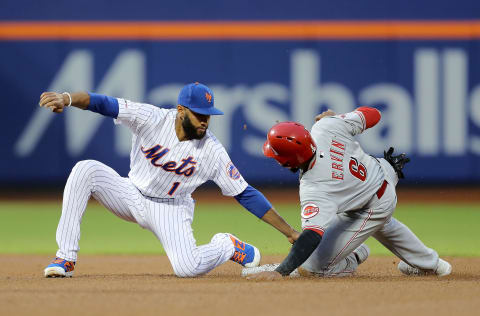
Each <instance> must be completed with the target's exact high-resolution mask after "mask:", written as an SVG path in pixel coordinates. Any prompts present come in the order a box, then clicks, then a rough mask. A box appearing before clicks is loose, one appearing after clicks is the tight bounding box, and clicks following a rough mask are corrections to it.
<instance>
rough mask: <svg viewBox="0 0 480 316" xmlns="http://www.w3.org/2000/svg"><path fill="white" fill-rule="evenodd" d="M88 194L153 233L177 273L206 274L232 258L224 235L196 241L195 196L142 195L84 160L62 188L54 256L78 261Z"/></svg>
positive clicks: (103, 167)
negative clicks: (81, 226) (207, 241)
mask: <svg viewBox="0 0 480 316" xmlns="http://www.w3.org/2000/svg"><path fill="white" fill-rule="evenodd" d="M90 196H93V198H95V199H96V200H97V201H99V202H100V203H101V204H102V205H104V206H105V207H106V208H107V209H108V210H110V211H111V212H112V213H113V214H115V215H117V216H118V217H120V218H122V219H124V220H127V221H130V222H136V223H138V224H139V225H140V226H142V227H143V228H146V229H149V230H150V231H152V232H153V233H154V234H155V236H156V237H157V238H158V240H160V242H161V243H162V245H163V247H164V249H165V251H166V253H167V256H168V258H169V260H170V263H171V264H172V267H173V271H174V272H175V274H176V275H177V276H180V277H193V276H197V275H201V274H205V273H207V272H209V271H210V270H212V269H213V268H215V267H217V266H219V265H221V264H222V263H224V262H226V261H228V260H229V259H230V258H231V257H232V256H233V253H234V247H233V244H232V242H231V240H230V238H229V236H228V235H227V234H224V233H219V234H216V235H215V236H213V238H212V240H211V241H210V243H209V244H206V245H202V246H197V245H196V241H195V238H194V236H193V230H192V227H191V224H192V221H193V212H194V202H193V200H178V199H148V198H145V197H144V196H143V195H142V194H140V192H139V191H138V190H137V188H135V186H134V185H133V184H132V183H131V182H130V179H128V178H122V177H121V176H120V175H119V174H118V173H117V172H116V171H115V170H113V169H112V168H110V167H108V166H106V165H104V164H102V163H100V162H98V161H94V160H85V161H80V162H78V163H77V164H76V165H75V167H74V168H73V169H72V172H71V173H70V176H69V177H68V180H67V184H66V186H65V191H64V194H63V205H62V216H61V217H60V222H59V223H58V228H57V235H56V238H57V244H58V247H59V250H58V251H57V257H60V258H64V259H66V260H69V261H76V260H77V252H78V250H79V249H80V248H79V241H80V223H81V222H82V217H83V214H84V213H85V209H86V207H87V203H88V200H89V199H90Z"/></svg>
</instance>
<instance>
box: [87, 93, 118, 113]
mask: <svg viewBox="0 0 480 316" xmlns="http://www.w3.org/2000/svg"><path fill="white" fill-rule="evenodd" d="M88 95H89V96H90V104H89V105H88V107H87V110H89V111H92V112H95V113H100V114H102V115H105V116H109V117H111V118H117V116H118V100H117V99H116V98H112V97H109V96H106V95H103V94H97V93H91V92H88Z"/></svg>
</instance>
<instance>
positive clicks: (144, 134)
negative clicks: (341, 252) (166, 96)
mask: <svg viewBox="0 0 480 316" xmlns="http://www.w3.org/2000/svg"><path fill="white" fill-rule="evenodd" d="M39 104H40V106H43V107H46V108H49V109H51V110H52V111H53V112H55V113H61V112H63V111H64V109H65V107H69V106H74V107H77V108H80V109H83V110H90V111H93V112H96V113H99V114H101V115H105V116H108V117H112V118H114V121H115V123H116V124H122V125H124V126H126V127H128V128H129V129H130V131H131V132H132V135H133V136H132V149H131V153H130V172H129V174H128V177H125V178H124V177H121V176H120V175H119V174H118V173H117V172H116V171H114V170H113V169H112V168H110V167H108V166H106V165H104V164H103V163H101V162H98V161H94V160H86V161H80V162H78V163H77V164H76V165H75V167H74V168H73V170H72V172H71V173H70V176H69V177H68V180H67V184H66V186H65V191H64V196H63V206H62V215H61V217H60V222H59V224H58V228H57V234H56V239H57V243H58V247H59V249H58V251H57V254H56V258H55V260H54V261H53V262H52V263H51V264H50V265H48V266H47V268H46V269H45V270H44V274H45V276H46V277H65V276H67V277H71V276H72V275H73V271H74V267H75V263H76V261H77V253H78V251H79V240H80V223H81V221H82V216H83V214H84V212H85V209H86V206H87V202H88V200H89V199H90V197H93V198H94V199H96V200H97V201H98V202H100V203H101V204H102V205H104V206H105V207H106V208H107V209H108V210H110V211H111V212H112V213H113V214H115V215H117V216H118V217H120V218H122V219H124V220H127V221H131V222H136V223H138V224H139V225H140V226H141V227H143V228H145V229H148V230H150V231H152V232H153V233H154V234H155V236H156V237H157V238H158V240H159V241H160V242H161V243H162V245H163V247H164V249H165V251H166V253H167V256H168V258H169V260H170V263H171V264H172V267H173V271H174V273H175V274H176V275H177V276H180V277H194V276H197V275H201V274H205V273H207V272H209V271H210V270H212V269H213V268H215V267H217V266H218V265H220V264H222V263H224V262H226V261H228V260H233V261H235V262H238V263H240V264H241V265H243V266H245V267H254V266H257V265H258V264H259V261H260V252H259V251H258V249H257V248H256V247H254V246H252V245H250V244H248V243H245V242H243V241H241V240H240V239H238V238H236V237H235V236H233V235H231V234H228V233H218V234H216V235H214V236H213V238H212V239H211V241H210V243H208V244H206V245H202V246H197V245H196V241H195V238H194V236H193V231H192V227H191V224H192V221H193V212H194V200H193V199H192V197H191V193H192V192H193V191H194V190H195V189H196V188H197V187H198V186H200V185H201V184H202V183H204V182H206V181H208V180H213V181H214V182H215V183H216V184H217V185H218V186H219V187H220V188H221V190H222V193H223V194H224V195H227V196H234V197H235V198H236V200H237V201H238V202H239V203H240V204H242V205H243V206H244V207H245V208H246V209H247V210H248V211H250V212H251V213H253V214H254V215H256V216H257V217H259V218H261V219H262V220H264V221H265V222H267V223H269V224H270V225H272V226H273V227H275V228H276V229H277V230H279V231H280V232H282V233H283V234H284V235H285V236H286V237H287V238H288V240H289V241H290V242H292V243H293V242H294V241H295V240H296V239H297V238H298V235H299V234H298V232H296V231H295V230H294V229H292V227H290V225H288V224H287V223H286V222H285V221H284V220H283V218H282V217H281V216H280V215H279V214H278V213H277V212H276V211H275V210H274V209H273V207H272V205H271V204H270V202H269V201H268V200H267V199H266V198H265V197H264V196H263V195H262V194H261V193H260V192H259V191H257V190H256V189H254V188H253V187H251V186H250V185H248V183H247V182H246V181H245V180H244V179H243V177H242V175H241V174H240V172H239V171H238V170H237V168H235V166H234V164H233V163H232V162H231V160H230V158H229V156H228V154H227V152H226V150H225V148H224V147H223V146H222V144H221V143H220V142H219V141H218V140H217V139H216V138H215V136H214V135H213V134H212V133H211V132H210V131H209V130H208V124H209V120H210V116H211V115H221V114H223V113H222V112H221V111H220V110H218V109H217V108H215V107H214V95H213V92H212V91H211V90H210V89H209V88H208V87H207V86H205V85H203V84H199V83H192V84H188V85H186V86H185V87H184V88H183V89H182V90H181V91H180V94H179V97H178V105H177V107H176V108H175V109H161V108H158V107H156V106H153V105H149V104H143V103H136V102H132V101H129V100H124V99H117V98H112V97H108V96H105V95H99V94H95V93H87V92H78V93H72V94H70V93H67V92H64V93H62V94H59V93H55V92H45V93H43V94H42V95H41V97H40V103H39Z"/></svg>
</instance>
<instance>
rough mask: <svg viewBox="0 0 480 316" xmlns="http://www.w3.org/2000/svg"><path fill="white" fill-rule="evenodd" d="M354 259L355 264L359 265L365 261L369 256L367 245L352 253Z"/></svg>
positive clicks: (362, 245)
mask: <svg viewBox="0 0 480 316" xmlns="http://www.w3.org/2000/svg"><path fill="white" fill-rule="evenodd" d="M353 254H354V255H355V258H356V259H357V263H358V264H361V263H363V262H365V260H367V258H368V256H369V255H370V248H368V246H367V245H365V244H361V245H360V246H358V247H357V249H355V250H354V251H353Z"/></svg>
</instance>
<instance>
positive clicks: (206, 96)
mask: <svg viewBox="0 0 480 316" xmlns="http://www.w3.org/2000/svg"><path fill="white" fill-rule="evenodd" d="M205 99H207V101H208V103H212V95H211V94H210V93H208V92H205Z"/></svg>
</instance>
